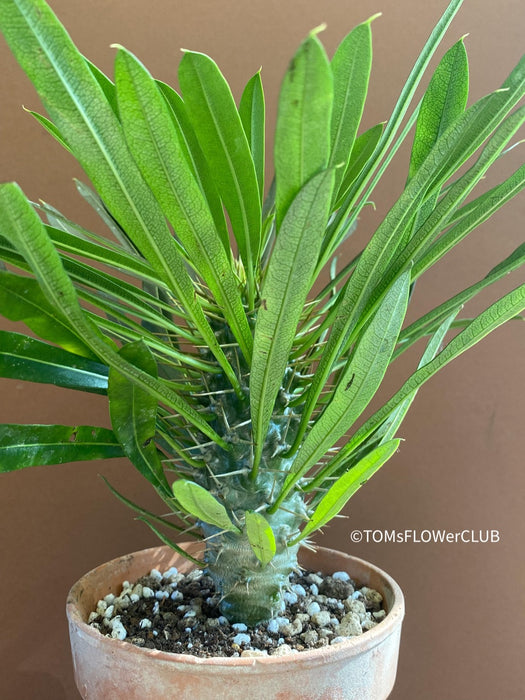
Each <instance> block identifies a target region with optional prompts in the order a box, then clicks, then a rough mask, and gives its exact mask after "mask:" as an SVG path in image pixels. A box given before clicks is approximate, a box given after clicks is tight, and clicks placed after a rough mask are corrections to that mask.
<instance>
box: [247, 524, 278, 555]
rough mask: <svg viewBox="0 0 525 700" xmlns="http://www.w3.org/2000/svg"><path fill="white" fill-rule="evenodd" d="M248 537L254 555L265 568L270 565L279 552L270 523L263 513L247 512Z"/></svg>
mask: <svg viewBox="0 0 525 700" xmlns="http://www.w3.org/2000/svg"><path fill="white" fill-rule="evenodd" d="M245 517H246V536H247V537H248V541H249V543H250V546H251V548H252V550H253V553H254V554H255V556H256V557H257V559H258V560H259V561H260V562H261V564H262V565H263V566H266V564H269V563H270V562H271V560H272V559H273V558H274V556H275V553H276V551H277V545H276V543H275V535H274V534H273V530H272V528H271V525H270V523H269V522H268V521H267V520H266V518H265V517H264V515H262V514H261V513H255V512H253V511H249V510H247V511H246V516H245Z"/></svg>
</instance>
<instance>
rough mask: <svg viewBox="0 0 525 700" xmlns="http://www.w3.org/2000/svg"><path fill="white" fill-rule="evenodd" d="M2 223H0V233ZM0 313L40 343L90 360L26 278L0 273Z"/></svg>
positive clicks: (64, 322) (88, 353)
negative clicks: (39, 339)
mask: <svg viewBox="0 0 525 700" xmlns="http://www.w3.org/2000/svg"><path fill="white" fill-rule="evenodd" d="M2 223H3V222H2V221H0V231H2V230H3V226H2ZM0 312H1V313H2V316H5V318H8V319H9V320H10V321H23V322H24V323H25V324H26V326H27V327H28V328H30V329H31V330H32V331H34V332H35V333H36V334H37V335H38V336H40V338H43V339H44V340H49V341H50V342H51V343H56V344H57V345H60V347H62V348H64V349H65V350H69V351H70V352H72V353H74V354H76V355H82V356H83V357H89V358H92V359H93V358H94V355H93V353H92V351H91V350H90V349H89V348H88V346H87V345H86V344H85V343H84V342H83V341H82V340H81V339H80V338H79V336H78V335H77V333H75V331H74V329H73V328H72V325H71V323H70V322H69V321H68V320H67V318H66V317H65V316H64V315H63V314H61V313H60V312H59V311H57V309H55V308H54V307H53V306H52V305H51V304H50V303H49V301H48V300H47V298H46V297H45V295H44V293H43V292H42V290H41V288H40V285H39V284H38V282H37V281H36V280H34V279H31V278H30V277H20V276H19V275H16V274H14V273H13V272H7V271H3V270H0Z"/></svg>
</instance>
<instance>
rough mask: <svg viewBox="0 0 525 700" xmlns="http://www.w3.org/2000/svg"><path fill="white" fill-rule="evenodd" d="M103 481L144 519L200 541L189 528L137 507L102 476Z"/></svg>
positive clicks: (120, 499) (122, 501)
mask: <svg viewBox="0 0 525 700" xmlns="http://www.w3.org/2000/svg"><path fill="white" fill-rule="evenodd" d="M102 480H103V482H104V483H105V484H106V486H107V487H108V489H109V490H110V491H111V493H112V494H113V495H114V496H115V498H118V500H119V501H120V502H121V503H123V504H124V505H126V506H127V507H128V508H131V510H134V511H135V512H136V513H139V514H140V515H142V516H143V517H144V518H147V519H148V520H153V522H156V523H159V525H163V526H164V527H167V528H170V529H171V530H176V531H177V532H184V534H185V535H186V534H187V535H190V536H191V537H195V538H196V539H200V538H199V536H198V535H197V534H195V533H192V532H191V530H189V528H188V527H187V526H184V527H183V526H181V525H177V524H176V523H173V522H172V521H171V520H168V519H167V518H163V517H161V516H160V515H155V513H152V512H151V511H149V510H147V509H146V508H142V506H139V505H137V503H134V502H133V501H131V500H130V499H129V498H126V496H123V495H122V494H121V493H119V491H117V489H116V488H114V487H113V486H112V485H111V484H110V483H109V481H108V480H107V479H106V478H105V477H104V476H102ZM172 501H173V498H172Z"/></svg>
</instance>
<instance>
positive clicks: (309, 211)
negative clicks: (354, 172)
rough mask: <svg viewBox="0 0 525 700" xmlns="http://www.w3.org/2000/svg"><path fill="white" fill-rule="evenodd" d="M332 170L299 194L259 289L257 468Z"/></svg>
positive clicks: (314, 254)
mask: <svg viewBox="0 0 525 700" xmlns="http://www.w3.org/2000/svg"><path fill="white" fill-rule="evenodd" d="M333 182H334V175H333V170H327V171H324V172H322V173H320V174H319V175H316V176H315V177H313V178H312V180H311V181H310V182H308V183H307V184H306V185H305V186H304V187H303V188H302V189H301V190H300V192H299V193H298V194H297V196H296V198H295V199H294V201H293V202H292V204H291V206H290V208H289V210H288V213H287V214H286V216H285V218H284V221H283V223H282V226H281V231H280V233H279V235H278V236H277V240H276V242H275V247H274V250H273V252H272V255H271V258H270V262H269V264H268V269H267V272H266V277H265V281H264V285H263V289H262V291H261V306H260V308H259V311H258V314H257V322H256V324H255V338H254V353H253V363H252V370H251V375H250V402H251V411H252V425H253V434H254V442H255V456H254V469H257V467H258V463H259V460H260V458H261V454H262V449H263V445H264V439H265V437H266V433H267V431H268V426H269V424H270V419H271V416H272V411H273V407H274V404H275V400H276V398H277V394H278V393H279V389H280V387H281V384H282V381H283V377H284V372H285V369H286V366H287V362H288V356H289V353H290V349H291V347H292V344H293V341H294V338H295V333H296V330H297V324H298V322H299V319H300V316H301V314H302V312H303V308H304V302H305V300H306V297H307V295H308V292H309V290H310V287H311V284H312V275H313V271H314V269H315V265H316V263H317V258H318V256H319V251H320V248H321V243H322V235H323V232H324V230H325V226H326V222H327V220H328V216H329V213H330V201H331V197H332V192H333Z"/></svg>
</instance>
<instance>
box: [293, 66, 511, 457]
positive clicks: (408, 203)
mask: <svg viewBox="0 0 525 700" xmlns="http://www.w3.org/2000/svg"><path fill="white" fill-rule="evenodd" d="M518 73H519V71H518ZM524 77H525V76H524ZM511 82H519V79H518V77H515V79H513V81H511ZM524 85H525V83H524ZM509 90H510V88H509ZM516 91H517V87H516ZM516 94H517V92H515V94H514V99H515V97H516ZM499 95H500V93H499V92H498V93H494V94H491V95H488V96H487V97H485V98H482V99H481V100H479V101H478V102H477V103H476V104H474V105H472V107H470V108H469V109H468V110H467V111H466V112H463V114H461V115H460V117H459V118H458V119H457V120H456V121H455V122H454V124H452V125H451V126H450V127H449V128H448V129H447V130H446V132H445V133H444V134H443V135H442V136H441V137H440V138H439V140H438V142H437V143H436V144H435V145H434V147H433V148H432V150H431V152H430V153H429V155H428V156H427V157H426V158H425V160H424V162H423V163H422V164H421V166H420V167H419V169H418V170H417V172H416V174H415V175H414V177H413V178H412V179H411V180H410V181H409V183H408V185H407V186H406V188H405V189H404V191H403V193H402V194H401V196H400V197H399V199H398V200H397V202H396V203H395V204H394V205H393V207H392V208H391V209H390V211H389V212H388V214H387V215H386V217H385V219H384V220H383V221H382V223H381V224H380V225H379V227H378V228H377V230H376V232H375V233H374V235H373V236H372V238H371V240H370V241H369V243H368V245H367V246H366V248H365V249H364V251H363V252H362V254H361V256H360V258H359V262H358V265H357V268H356V269H355V271H354V273H353V274H352V276H351V277H350V280H349V281H348V283H347V285H346V287H345V289H344V292H343V293H342V294H341V295H340V296H339V299H338V303H337V307H336V308H337V312H336V316H335V319H334V322H333V325H332V329H331V332H330V336H329V338H328V343H327V345H326V347H325V349H324V351H323V355H322V357H321V360H320V363H319V366H318V368H317V370H316V373H315V377H314V378H313V380H312V383H311V386H310V388H309V391H308V395H307V397H306V404H305V408H304V411H303V417H302V421H301V427H300V430H299V432H298V437H297V439H296V443H295V445H294V447H295V448H296V447H297V446H298V440H299V438H300V437H301V436H302V435H303V434H304V431H305V429H306V426H307V423H308V421H309V420H310V417H311V415H312V413H313V411H314V409H315V405H316V404H317V400H318V398H319V395H320V392H321V390H322V388H323V387H324V385H325V383H326V380H327V378H328V376H329V375H330V372H331V371H332V368H333V367H334V364H335V362H336V361H337V359H338V357H339V356H340V354H341V352H343V351H344V349H345V347H347V346H348V344H349V343H350V342H352V340H353V339H355V336H356V333H357V332H358V331H359V329H360V328H361V327H362V324H363V322H364V321H365V320H366V318H367V317H368V316H367V313H363V312H365V311H366V309H367V308H368V310H371V309H372V308H374V307H375V305H376V304H377V303H378V301H379V299H380V298H381V296H382V295H383V294H384V292H385V290H386V289H387V287H389V286H390V285H391V284H392V282H393V280H394V278H395V277H396V276H397V275H398V274H400V272H401V271H402V270H403V269H406V268H407V267H408V266H409V265H411V263H412V261H413V260H414V258H415V257H416V256H417V254H418V253H419V252H420V251H421V250H422V249H424V248H425V246H426V245H427V244H428V241H429V240H431V239H432V236H433V235H435V234H437V233H438V232H439V231H441V230H442V228H443V226H444V225H445V223H446V222H447V220H448V217H450V216H451V214H452V212H453V211H454V210H455V209H456V207H457V206H458V205H459V204H461V203H462V202H463V201H464V199H465V198H466V197H467V195H468V194H469V192H470V191H471V190H472V189H473V187H474V186H475V185H476V184H477V182H479V180H480V179H481V178H482V177H483V175H484V174H485V172H486V171H487V169H488V168H489V167H490V165H491V164H492V163H493V162H494V160H495V159H496V158H497V157H498V155H500V153H501V151H502V150H503V149H504V148H505V145H506V144H507V143H508V140H509V139H510V138H512V136H513V134H514V133H515V132H516V130H517V129H518V128H519V126H520V124H521V123H522V121H523V117H524V114H525V111H524V108H520V109H518V110H516V111H515V112H514V113H512V114H511V116H510V117H508V118H507V119H506V120H505V121H503V123H502V124H500V125H499V127H498V128H497V129H496V131H495V133H494V134H493V136H492V137H491V139H490V141H489V143H488V144H487V145H486V146H485V148H484V149H483V152H482V154H481V156H480V157H479V158H478V161H477V162H476V163H475V164H474V166H472V167H471V168H470V169H469V170H468V171H467V172H466V173H465V175H463V176H462V177H461V178H460V179H459V180H458V181H457V182H456V183H454V185H452V187H450V189H449V190H448V191H447V193H446V195H445V196H444V197H443V198H442V199H441V200H440V202H439V203H438V205H437V206H436V207H435V209H434V211H433V213H432V215H431V216H429V217H428V218H427V219H426V220H425V222H424V223H423V225H422V226H421V227H420V228H419V229H418V231H416V232H415V233H414V235H413V236H412V238H411V240H410V242H409V244H408V245H406V246H405V247H404V248H403V249H402V250H401V251H400V250H399V249H400V248H401V246H402V243H403V241H404V240H405V232H406V229H407V227H408V226H409V225H410V224H411V222H412V221H413V217H414V216H415V215H416V214H417V211H418V208H419V207H420V206H421V203H422V201H423V199H424V195H425V192H427V190H428V189H429V188H431V187H433V186H435V185H436V181H439V182H441V179H442V178H444V177H447V175H448V174H449V173H448V168H449V166H450V162H451V159H450V156H449V154H450V153H451V152H453V153H455V155H456V157H457V158H458V159H459V160H458V162H457V163H456V166H457V167H459V165H461V164H462V163H463V162H464V159H465V158H468V157H469V156H470V155H471V154H472V149H473V142H476V141H477V140H478V139H479V133H484V132H485V129H486V128H488V127H487V125H491V128H492V127H493V126H494V122H495V121H496V122H497V120H498V119H501V118H502V117H501V115H502V113H503V112H504V111H505V109H506V107H507V105H508V102H509V98H508V95H507V93H505V97H504V98H501V97H500V96H499ZM494 99H495V100H496V101H494ZM474 127H475V128H476V129H477V131H475V128H474ZM474 132H475V133H474ZM460 152H461V154H462V155H461V157H460V156H459V153H460ZM396 253H397V256H396ZM392 261H393V262H392Z"/></svg>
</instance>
